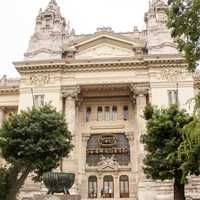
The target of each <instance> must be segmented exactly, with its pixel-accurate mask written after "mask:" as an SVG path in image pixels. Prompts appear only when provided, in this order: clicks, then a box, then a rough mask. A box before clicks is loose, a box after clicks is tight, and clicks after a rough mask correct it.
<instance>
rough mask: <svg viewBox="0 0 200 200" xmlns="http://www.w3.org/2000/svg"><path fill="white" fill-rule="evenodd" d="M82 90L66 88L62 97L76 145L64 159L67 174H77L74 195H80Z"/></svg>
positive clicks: (72, 190)
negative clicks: (78, 129)
mask: <svg viewBox="0 0 200 200" xmlns="http://www.w3.org/2000/svg"><path fill="white" fill-rule="evenodd" d="M79 93H80V88H79V87H78V86H65V87H63V88H62V97H63V98H65V111H64V113H65V119H66V123H67V126H68V130H69V131H70V132H71V134H72V143H73V145H74V148H73V151H72V152H71V153H70V155H69V157H68V158H64V159H63V170H64V171H66V172H73V173H75V174H76V179H75V184H74V186H73V188H72V189H71V193H72V194H77V193H78V188H77V185H78V183H79V181H78V175H79V174H78V159H79V158H78V156H79V155H78V153H77V152H78V151H77V148H78V146H79V145H78V144H77V139H76V138H77V133H76V127H77V124H76V114H77V113H76V102H77V100H78V95H79Z"/></svg>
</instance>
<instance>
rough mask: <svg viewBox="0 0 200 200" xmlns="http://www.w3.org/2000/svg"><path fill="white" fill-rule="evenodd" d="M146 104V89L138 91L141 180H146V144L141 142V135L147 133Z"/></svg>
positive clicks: (139, 168) (138, 140)
mask: <svg viewBox="0 0 200 200" xmlns="http://www.w3.org/2000/svg"><path fill="white" fill-rule="evenodd" d="M145 106H146V95H145V93H144V91H137V95H136V112H137V130H138V134H137V143H138V155H137V156H138V164H139V165H138V172H139V181H143V180H144V173H143V169H142V168H143V159H144V155H145V153H144V145H143V144H142V143H141V136H142V135H143V134H145V119H144V117H143V111H144V108H145Z"/></svg>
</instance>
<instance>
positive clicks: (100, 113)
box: [97, 106, 103, 121]
mask: <svg viewBox="0 0 200 200" xmlns="http://www.w3.org/2000/svg"><path fill="white" fill-rule="evenodd" d="M97 120H98V121H102V120H103V108H102V106H98V108H97Z"/></svg>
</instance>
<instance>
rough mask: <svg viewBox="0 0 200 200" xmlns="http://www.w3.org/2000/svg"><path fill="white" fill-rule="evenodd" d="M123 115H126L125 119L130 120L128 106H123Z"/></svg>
mask: <svg viewBox="0 0 200 200" xmlns="http://www.w3.org/2000/svg"><path fill="white" fill-rule="evenodd" d="M123 112H124V113H123V117H124V121H127V120H128V106H124V108H123Z"/></svg>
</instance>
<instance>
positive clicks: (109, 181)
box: [103, 175, 114, 198]
mask: <svg viewBox="0 0 200 200" xmlns="http://www.w3.org/2000/svg"><path fill="white" fill-rule="evenodd" d="M106 186H107V189H106V188H105V187H106ZM110 189H111V192H110ZM103 191H104V194H103V198H114V179H113V176H111V175H106V176H104V177H103Z"/></svg>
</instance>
